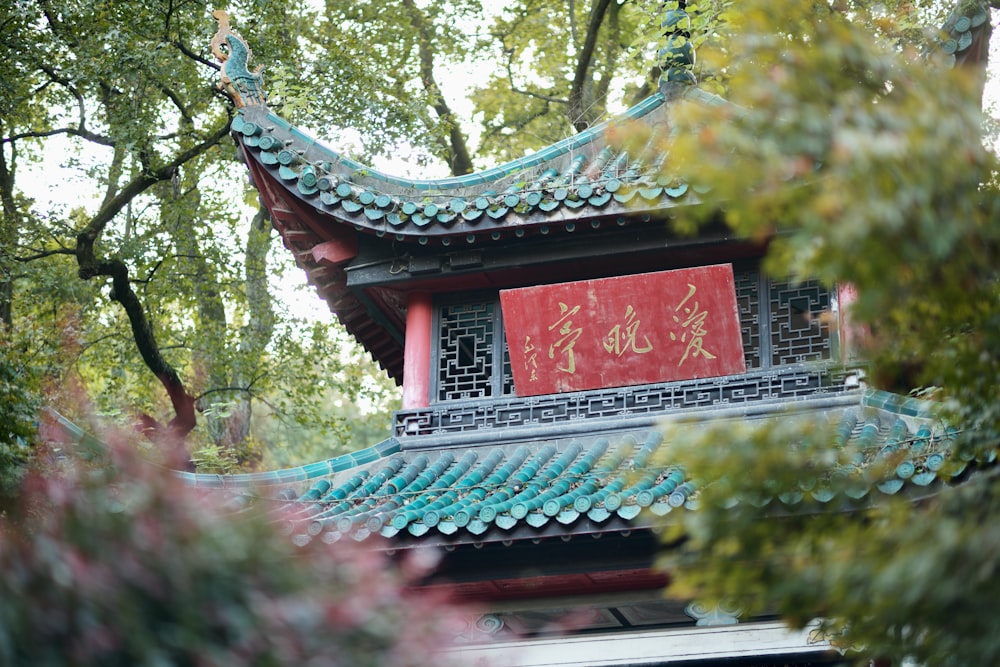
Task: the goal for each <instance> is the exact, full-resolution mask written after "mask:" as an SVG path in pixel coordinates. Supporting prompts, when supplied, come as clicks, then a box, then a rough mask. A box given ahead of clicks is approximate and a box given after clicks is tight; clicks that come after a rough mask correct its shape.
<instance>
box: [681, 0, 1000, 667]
mask: <svg viewBox="0 0 1000 667" xmlns="http://www.w3.org/2000/svg"><path fill="white" fill-rule="evenodd" d="M918 9H919V8H916V7H915V6H914V5H910V4H904V5H902V6H899V7H891V8H890V7H888V6H883V5H868V4H867V3H851V4H845V3H837V4H836V5H834V6H826V5H824V4H823V3H815V2H802V1H800V0H780V1H778V2H773V1H769V2H766V3H765V2H757V1H756V0H748V2H745V3H741V4H740V6H739V11H738V12H735V11H734V12H731V13H728V14H726V15H725V16H724V18H725V19H726V22H725V24H724V25H722V26H721V27H719V26H718V25H717V28H718V29H719V30H725V31H726V32H727V34H728V36H729V37H728V41H727V42H726V45H727V51H726V52H725V53H723V54H722V55H723V58H722V59H721V60H720V61H718V62H717V63H716V66H717V69H718V71H720V72H723V73H724V75H725V77H726V83H727V86H728V88H727V90H728V93H727V97H728V99H729V100H730V101H731V102H732V104H721V105H719V106H718V107H717V108H714V109H709V110H706V109H705V108H704V107H701V108H695V107H694V106H685V107H684V108H682V109H679V110H678V113H677V116H676V118H675V121H676V122H675V127H674V130H675V136H676V137H677V139H676V140H675V141H672V142H671V143H670V144H669V150H670V151H671V152H670V155H671V167H670V169H671V170H672V171H671V174H672V175H683V177H685V178H687V179H689V180H690V181H691V182H694V183H699V184H703V185H710V186H711V188H712V197H713V200H712V201H715V202H722V203H723V204H722V207H723V210H722V211H721V213H720V211H719V209H718V208H716V207H711V210H708V209H709V207H706V210H704V211H702V213H703V214H705V215H706V216H709V217H710V216H716V215H720V214H721V215H722V216H723V217H724V218H725V220H726V222H728V224H729V225H730V226H731V227H732V228H733V229H734V230H736V231H737V232H738V233H739V234H740V235H741V236H744V237H748V238H760V239H770V240H771V244H770V249H769V253H768V260H767V261H768V263H767V266H768V268H769V270H770V271H771V272H772V273H775V274H778V275H791V276H792V277H806V276H808V277H812V278H818V279H820V280H822V281H824V282H825V283H827V284H830V285H832V284H835V283H848V284H853V285H854V286H856V287H857V290H858V293H859V294H860V298H859V300H858V301H857V303H855V304H854V305H853V306H852V307H851V309H850V317H851V318H853V320H854V321H855V322H856V323H858V324H859V325H862V326H866V327H868V328H869V330H870V332H871V336H870V343H869V346H868V349H867V350H866V354H867V356H868V357H869V359H870V363H869V366H868V378H869V379H870V380H871V381H872V382H873V383H876V384H877V385H880V386H883V387H888V388H890V389H894V390H899V388H900V387H906V388H914V389H918V390H920V395H922V396H930V397H932V398H933V400H934V401H935V404H936V406H937V410H938V412H939V414H940V416H941V418H942V419H944V420H946V421H947V422H948V423H950V424H952V425H954V426H955V427H957V429H958V431H957V433H956V437H955V441H954V445H953V450H952V452H951V456H952V457H953V461H954V462H955V466H956V469H957V467H958V464H959V463H960V462H965V461H970V460H972V461H980V462H982V463H983V464H984V465H985V469H982V470H978V471H974V472H973V474H970V475H968V476H967V477H963V478H958V479H956V480H955V483H954V484H945V485H943V486H942V487H941V488H939V489H937V490H936V492H935V494H933V495H932V496H931V497H927V498H924V499H922V500H919V501H915V500H902V499H896V500H892V501H889V500H880V501H879V502H874V503H872V504H870V505H868V506H856V507H853V508H845V511H842V512H831V511H830V510H829V508H827V507H825V506H823V505H822V504H820V503H816V504H815V505H810V504H809V503H808V502H807V503H805V504H804V505H801V506H799V507H797V508H796V507H790V506H785V505H784V504H782V503H781V502H780V501H779V500H777V498H778V496H780V494H781V493H782V492H783V491H785V490H789V489H797V488H798V485H799V484H800V483H802V482H803V480H807V479H818V478H822V479H824V480H827V483H829V484H830V485H831V488H832V489H833V490H834V491H837V490H840V489H842V488H846V485H850V484H855V483H858V482H859V480H858V479H856V478H853V477H852V476H850V475H846V474H844V470H845V464H846V463H847V462H849V461H850V460H851V459H852V457H853V456H855V455H857V454H858V452H854V451H844V450H843V449H838V448H837V447H835V446H834V445H833V443H834V434H833V433H831V432H830V428H828V427H827V426H826V425H824V424H823V423H821V422H817V421H813V420H810V421H806V422H804V423H803V422H798V421H795V420H792V419H787V420H782V421H780V422H779V423H778V424H777V425H769V426H768V427H766V428H761V429H752V430H739V431H733V430H727V429H725V428H723V427H721V426H719V427H712V428H707V429H704V430H702V431H700V432H699V433H698V434H697V435H695V434H689V435H688V436H685V435H684V434H677V442H676V443H675V452H674V455H675V456H677V457H678V459H679V461H681V462H682V463H683V465H685V466H686V467H687V468H688V470H689V472H690V474H692V475H693V476H694V477H696V478H698V479H701V480H704V481H705V485H704V486H703V488H702V490H701V495H700V500H699V504H700V509H699V511H697V512H692V513H689V514H688V515H686V517H685V518H684V520H683V522H682V525H679V526H675V527H674V528H672V529H670V530H668V531H667V532H668V534H669V535H670V536H671V537H678V536H679V535H683V536H684V537H685V542H684V544H683V545H682V546H681V547H680V549H679V550H678V551H675V552H674V554H673V556H672V557H671V563H672V564H673V565H674V566H676V567H677V568H679V569H678V574H677V577H676V580H677V581H679V582H682V584H681V585H682V587H683V588H684V589H685V590H686V592H688V593H695V592H697V593H698V594H701V595H707V596H713V597H716V598H720V597H727V596H732V597H735V598H737V599H738V600H739V601H740V602H741V603H743V604H744V605H745V606H746V607H747V608H748V609H749V610H760V609H767V610H769V611H771V612H776V613H778V614H780V615H781V616H782V617H783V618H785V619H786V620H788V621H789V622H791V623H792V624H794V625H797V626H801V625H803V624H805V623H806V622H808V621H810V620H811V619H813V618H817V617H819V618H824V619H826V621H825V623H826V626H825V631H826V633H827V636H829V637H834V638H836V640H837V641H838V642H839V643H840V644H842V645H844V646H848V647H852V648H854V649H856V650H858V651H860V652H861V655H862V656H866V657H875V658H889V659H891V660H892V661H893V662H892V664H900V663H899V661H901V660H903V659H904V658H910V659H913V660H915V661H916V662H917V663H918V664H922V665H928V666H930V665H972V664H977V665H985V664H995V663H996V662H997V661H998V659H1000V640H998V637H1000V633H998V632H997V629H998V628H997V624H996V622H995V621H994V619H993V617H992V616H991V615H990V614H988V613H984V610H986V609H989V608H990V605H991V604H992V600H994V599H995V597H996V595H997V594H998V592H1000V576H998V573H997V558H996V554H997V544H1000V531H998V529H997V527H996V521H994V518H995V513H996V508H997V503H998V497H1000V485H998V477H997V476H996V474H995V468H993V466H992V465H991V464H990V463H989V462H991V461H993V460H994V458H995V456H996V453H997V447H998V444H1000V408H998V406H1000V394H998V391H1000V390H998V387H1000V382H998V379H1000V305H998V304H1000V301H998V297H1000V289H998V288H1000V283H998V274H997V266H1000V261H998V260H1000V258H998V250H1000V228H998V226H997V225H996V222H995V221H996V220H997V215H998V213H1000V190H998V187H997V186H998V182H997V164H996V156H995V154H994V153H993V152H992V151H991V150H989V148H988V147H987V145H986V143H985V142H984V137H983V117H982V113H981V111H980V97H981V93H982V84H983V70H982V69H981V68H976V67H972V68H967V67H954V68H950V67H949V66H950V63H949V62H948V61H947V59H946V57H945V56H944V55H943V54H942V53H941V51H940V50H939V49H938V48H937V47H936V44H938V43H939V40H940V39H941V38H940V36H939V34H937V33H925V36H926V38H927V45H925V46H924V47H923V48H922V47H920V46H918V45H913V41H912V40H913V36H914V31H913V25H914V24H915V23H916V22H917V18H918V17H919V18H921V19H922V18H924V17H925V16H926V15H925V14H920V13H918ZM959 10H960V11H961V12H962V14H963V15H965V16H968V17H973V19H974V20H976V21H979V22H980V23H982V22H983V20H986V21H987V23H986V24H985V25H986V29H987V31H986V34H987V35H988V27H989V25H988V20H989V16H988V13H989V8H988V6H987V5H986V4H985V3H976V2H973V3H961V5H960V7H959ZM919 11H925V10H919ZM982 46H983V50H982V51H981V52H979V53H980V54H985V53H986V50H985V45H982ZM726 54H733V55H732V57H731V58H729V59H726V58H725V57H724V56H726ZM700 55H707V56H708V57H709V58H711V56H712V54H700ZM673 170H676V171H673ZM701 221H702V220H701V219H699V218H697V217H696V216H691V217H684V218H678V219H676V220H675V224H676V226H677V228H678V230H680V231H691V230H692V229H693V228H694V227H696V226H697V225H698V224H700V223H701ZM710 442H711V443H718V442H725V443H726V445H725V447H718V446H715V447H710V446H709V443H710ZM878 473H879V471H878V469H877V468H873V469H872V470H871V471H870V474H871V475H873V476H877V475H878ZM860 481H861V482H865V480H860ZM867 481H868V482H869V483H870V482H871V480H870V479H869V480H867ZM846 510H849V511H846Z"/></svg>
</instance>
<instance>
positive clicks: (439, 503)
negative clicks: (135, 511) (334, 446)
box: [178, 389, 967, 548]
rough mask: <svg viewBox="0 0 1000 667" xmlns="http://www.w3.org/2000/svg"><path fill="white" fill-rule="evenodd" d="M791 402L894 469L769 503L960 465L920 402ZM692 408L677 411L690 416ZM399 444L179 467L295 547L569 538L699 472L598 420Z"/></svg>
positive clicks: (623, 517) (619, 525) (647, 432)
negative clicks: (314, 458)
mask: <svg viewBox="0 0 1000 667" xmlns="http://www.w3.org/2000/svg"><path fill="white" fill-rule="evenodd" d="M786 407H787V406H781V405H778V406H775V407H774V408H773V409H772V410H771V412H770V414H764V415H761V416H760V417H758V418H765V419H766V418H772V419H774V418H786V416H787V415H788V414H789V412H788V411H787V410H786V409H785V408H786ZM795 407H796V414H800V415H803V416H805V417H810V416H813V417H819V418H822V419H823V420H824V421H829V420H831V419H832V420H834V422H835V424H836V431H837V433H838V436H837V437H838V443H837V446H841V447H846V446H855V447H857V448H858V449H859V450H860V451H861V452H862V453H863V454H864V455H863V456H861V457H860V458H859V459H858V460H857V461H856V462H855V463H854V464H853V465H852V469H851V470H847V471H845V472H846V473H847V474H852V473H856V474H857V477H858V479H859V480H864V479H867V477H865V476H863V475H861V474H860V473H861V472H863V470H864V469H865V468H867V467H869V466H871V465H872V464H873V463H875V462H884V461H886V460H891V461H893V464H894V467H893V468H892V469H891V472H890V473H889V474H887V475H886V476H884V477H882V478H880V479H878V480H876V481H873V482H864V483H863V484H859V485H858V486H856V487H854V488H853V489H852V490H850V491H835V490H834V489H833V488H832V487H831V486H830V485H828V484H826V483H825V482H824V481H823V480H822V479H804V480H802V482H801V484H800V489H799V490H797V491H795V492H791V493H785V494H782V495H780V496H779V497H778V498H774V499H772V501H773V502H776V503H780V504H781V505H782V506H786V507H794V506H796V505H798V504H800V503H803V502H809V501H817V502H819V503H823V504H831V506H832V504H834V503H838V507H839V504H842V503H848V504H852V503H867V502H870V501H872V500H874V499H876V498H877V497H878V496H885V495H894V494H897V493H900V492H903V491H904V490H906V489H908V488H909V489H911V490H914V491H916V490H919V489H921V488H922V487H927V486H929V485H931V484H932V483H934V482H939V481H947V480H948V479H950V478H951V477H953V476H954V475H957V474H959V473H960V472H962V470H964V468H965V467H966V465H967V462H957V463H955V462H951V463H950V465H948V466H947V467H946V466H945V462H946V461H947V460H948V457H949V453H950V451H951V445H952V442H953V440H954V436H955V435H956V433H957V430H956V429H955V428H954V427H950V426H948V425H947V424H946V423H944V422H943V421H941V420H939V419H937V418H935V417H934V415H933V412H932V410H931V408H932V405H931V404H930V403H928V402H926V401H918V400H916V399H911V398H904V397H900V396H897V395H894V394H888V393H886V392H881V391H875V390H864V389H858V390H854V391H851V392H846V393H844V394H842V395H841V396H839V397H838V398H837V399H836V400H835V401H834V402H831V400H830V398H829V397H825V398H818V399H815V400H805V401H798V402H797V403H796V406H795ZM697 412H698V411H697V410H694V411H690V413H689V414H683V413H682V414H678V415H676V418H677V419H681V420H684V419H688V420H690V419H693V418H696V417H697ZM557 432H558V431H556V433H557ZM499 435H501V437H502V434H499ZM405 440H406V439H405V438H390V439H388V440H385V441H383V442H381V443H379V444H378V445H375V446H374V447H370V448H368V449H363V450H360V451H357V452H353V453H350V454H345V455H342V456H338V457H334V458H332V459H328V460H325V461H320V462H317V463H313V464H310V465H307V466H302V467H299V468H293V469H287V470H280V471H274V472H268V473H253V474H244V475H230V476H218V475H204V474H192V473H178V474H180V475H182V476H183V477H184V478H185V479H187V480H188V481H190V482H191V483H192V484H194V485H197V486H208V487H216V488H226V489H228V490H230V491H232V492H234V493H235V495H236V496H238V497H243V498H244V499H245V500H246V501H247V502H249V501H250V498H251V496H250V495H249V494H248V493H247V491H248V490H249V489H250V488H256V491H255V494H256V496H257V497H259V496H260V495H263V496H264V497H266V498H268V499H269V500H267V501H266V502H269V503H272V504H273V511H274V515H275V517H276V518H278V517H280V519H281V520H282V521H288V522H289V524H288V526H289V529H290V531H291V532H292V534H293V536H294V537H293V539H294V540H295V541H296V542H298V543H300V544H304V543H307V542H308V541H310V540H313V539H322V540H324V541H326V542H329V543H332V542H336V541H339V540H345V539H349V540H353V541H358V542H365V541H370V540H371V541H373V545H374V544H382V546H387V547H390V548H400V547H407V546H417V545H434V544H437V545H454V544H463V543H483V542H504V543H511V542H513V541H519V540H525V539H540V538H544V537H555V536H559V537H563V538H565V537H567V536H572V535H595V534H601V533H608V532H621V531H629V530H633V529H641V528H646V527H650V526H652V525H654V524H655V523H656V522H658V521H660V520H661V519H662V517H665V516H666V515H668V514H671V513H673V512H686V511H692V510H694V509H696V508H697V505H698V489H699V480H696V479H692V478H691V477H690V476H689V475H688V474H687V473H686V472H685V471H684V470H683V469H682V468H680V467H679V466H678V465H677V464H676V463H675V462H673V461H672V460H671V458H670V455H669V453H668V451H667V446H666V445H667V443H666V442H665V441H664V437H663V435H662V433H661V431H660V429H658V428H655V427H646V428H618V429H615V428H613V427H607V426H605V427H604V428H603V430H601V431H595V432H589V433H585V434H581V435H577V436H574V437H559V436H558V435H557V434H555V433H554V434H553V435H552V436H551V437H544V438H539V437H533V438H527V439H522V440H518V439H517V437H516V431H511V433H510V437H509V439H508V440H506V441H504V440H500V439H498V434H496V433H490V434H484V437H483V442H484V444H482V445H475V444H465V445H463V446H445V447H442V448H437V449H435V448H427V447H426V443H424V446H423V448H421V449H414V450H409V449H406V448H405V447H404V445H405ZM423 440H426V437H424V438H423ZM889 457H891V459H890V458H889ZM264 486H266V487H267V488H266V489H265V490H264V491H263V493H261V491H260V487H264ZM258 502H259V501H258ZM381 540H385V541H386V542H384V543H382V542H381Z"/></svg>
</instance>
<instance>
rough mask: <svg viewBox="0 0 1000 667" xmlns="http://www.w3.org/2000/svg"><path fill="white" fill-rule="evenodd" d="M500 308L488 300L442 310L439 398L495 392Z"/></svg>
mask: <svg viewBox="0 0 1000 667" xmlns="http://www.w3.org/2000/svg"><path fill="white" fill-rule="evenodd" d="M496 310H497V308H496V305H495V304H494V303H492V302H486V303H474V304H455V305H446V306H442V307H441V308H440V310H439V311H438V312H439V326H438V332H439V334H440V335H439V340H438V355H439V356H438V364H437V367H438V378H437V380H438V383H437V397H438V400H440V401H455V400H463V399H470V398H489V397H492V396H493V395H494V393H493V368H494V356H495V351H494V344H493V342H494V331H495V325H496V321H495V320H496V316H495V314H496Z"/></svg>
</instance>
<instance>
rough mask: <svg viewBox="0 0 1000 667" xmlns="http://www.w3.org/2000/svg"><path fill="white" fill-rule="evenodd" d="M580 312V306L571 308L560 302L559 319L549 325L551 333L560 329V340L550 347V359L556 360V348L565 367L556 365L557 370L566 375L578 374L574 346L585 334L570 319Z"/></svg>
mask: <svg viewBox="0 0 1000 667" xmlns="http://www.w3.org/2000/svg"><path fill="white" fill-rule="evenodd" d="M578 312H580V306H574V307H572V308H570V307H569V306H567V305H566V304H565V303H563V302H562V301H560V302H559V319H557V320H556V321H555V322H553V323H552V324H550V325H549V331H552V330H553V329H556V328H557V327H558V333H559V335H560V338H559V339H558V340H557V341H556V342H554V343H552V344H551V345H549V359H555V353H556V348H559V354H560V355H562V357H563V360H564V361H565V365H560V364H558V363H557V364H556V370H560V371H562V372H564V373H576V357H575V356H574V354H573V346H574V345H576V339H577V338H579V337H580V334H582V333H583V329H582V328H580V327H575V328H574V327H573V322H572V320H570V319H569V318H571V317H573V316H574V315H576V314H577V313H578Z"/></svg>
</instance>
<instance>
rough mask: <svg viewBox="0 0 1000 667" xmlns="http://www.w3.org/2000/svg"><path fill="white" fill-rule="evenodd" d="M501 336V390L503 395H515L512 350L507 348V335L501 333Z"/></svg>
mask: <svg viewBox="0 0 1000 667" xmlns="http://www.w3.org/2000/svg"><path fill="white" fill-rule="evenodd" d="M500 337H501V338H503V341H502V342H503V384H502V385H501V392H502V395H503V396H513V395H514V372H513V371H512V370H511V369H510V350H509V349H507V337H506V336H505V335H503V332H501V333H500Z"/></svg>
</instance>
